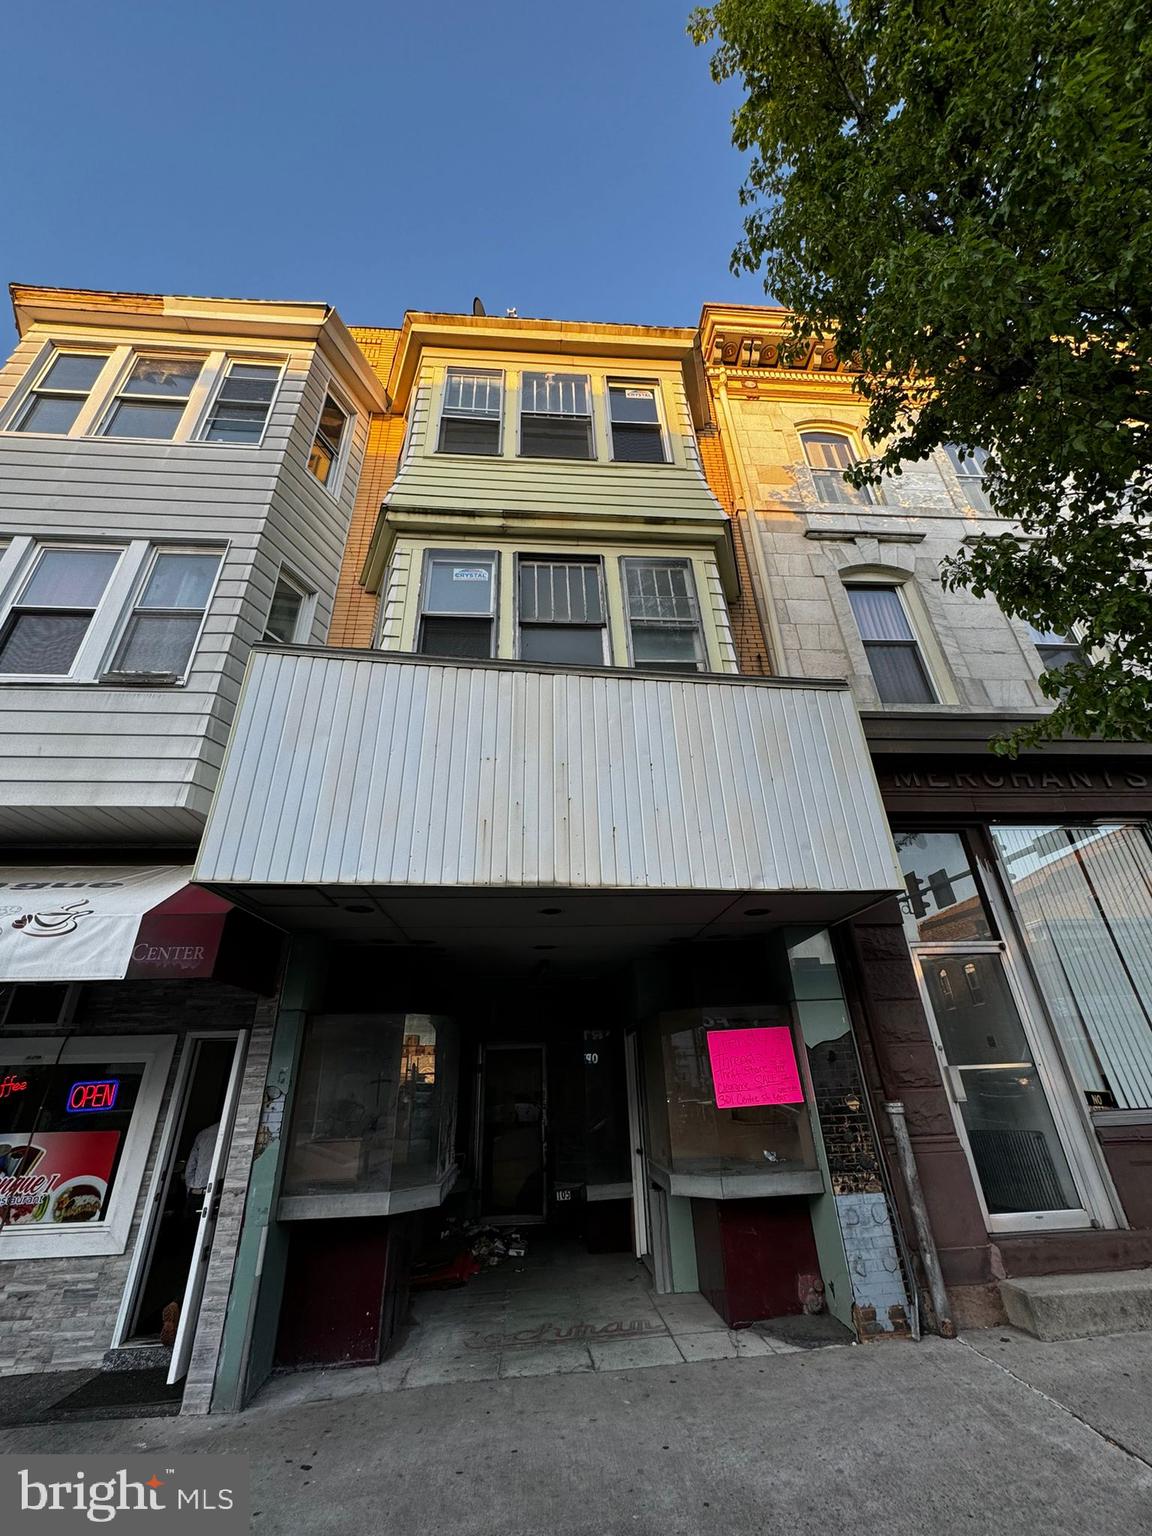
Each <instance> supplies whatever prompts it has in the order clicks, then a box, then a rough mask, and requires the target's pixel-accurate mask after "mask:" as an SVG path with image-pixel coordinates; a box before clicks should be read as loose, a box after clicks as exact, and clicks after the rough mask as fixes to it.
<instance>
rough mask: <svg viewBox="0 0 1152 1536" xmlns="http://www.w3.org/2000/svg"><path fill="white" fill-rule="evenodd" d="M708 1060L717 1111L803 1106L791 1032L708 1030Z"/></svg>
mask: <svg viewBox="0 0 1152 1536" xmlns="http://www.w3.org/2000/svg"><path fill="white" fill-rule="evenodd" d="M708 1056H709V1059H710V1061H711V1063H712V1086H713V1088H714V1089H715V1091H716V1108H717V1109H743V1108H745V1107H747V1106H748V1105H752V1104H802V1103H803V1102H804V1089H803V1088H802V1087H801V1086H800V1073H799V1070H798V1068H797V1066H796V1052H795V1049H794V1048H793V1045H792V1031H791V1030H790V1029H788V1028H787V1027H786V1026H785V1025H776V1026H774V1027H772V1028H769V1029H710V1030H709V1031H708Z"/></svg>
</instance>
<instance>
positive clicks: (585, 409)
mask: <svg viewBox="0 0 1152 1536" xmlns="http://www.w3.org/2000/svg"><path fill="white" fill-rule="evenodd" d="M520 409H521V411H523V412H524V413H526V414H536V415H549V416H590V415H591V414H592V396H591V389H590V386H589V383H588V375H587V374H584V373H525V374H522V375H521V378H520Z"/></svg>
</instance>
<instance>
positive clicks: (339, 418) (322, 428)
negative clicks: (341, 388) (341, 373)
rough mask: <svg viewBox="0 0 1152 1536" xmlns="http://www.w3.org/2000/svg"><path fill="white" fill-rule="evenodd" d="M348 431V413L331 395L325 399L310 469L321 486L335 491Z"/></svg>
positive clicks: (311, 452) (312, 451)
mask: <svg viewBox="0 0 1152 1536" xmlns="http://www.w3.org/2000/svg"><path fill="white" fill-rule="evenodd" d="M347 431H348V412H347V411H346V410H345V409H344V407H343V406H342V405H340V404H339V403H338V402H337V401H335V400H334V399H333V398H332V396H331V395H326V396H325V397H324V409H323V410H322V411H321V412H320V420H319V421H318V422H317V423H316V432H315V435H314V436H313V438H312V448H311V451H310V452H309V454H308V468H309V470H310V471H311V473H312V474H313V475H315V477H316V479H317V480H319V482H320V484H321V485H326V486H327V487H328V489H329V490H330V491H331V490H335V488H336V481H337V479H338V474H337V471H338V468H339V464H340V450H341V449H342V448H343V446H344V439H345V436H346V434H347Z"/></svg>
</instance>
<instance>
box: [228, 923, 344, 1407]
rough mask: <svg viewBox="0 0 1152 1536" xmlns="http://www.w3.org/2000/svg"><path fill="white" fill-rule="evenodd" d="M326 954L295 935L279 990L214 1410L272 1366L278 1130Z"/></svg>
mask: <svg viewBox="0 0 1152 1536" xmlns="http://www.w3.org/2000/svg"><path fill="white" fill-rule="evenodd" d="M325 968H326V961H325V956H324V952H323V948H322V946H321V945H320V944H319V942H318V941H316V940H310V939H304V940H295V941H294V942H293V944H292V950H291V954H290V956H289V959H288V965H287V967H286V970H285V975H284V985H283V987H282V989H281V993H280V1009H279V1013H278V1015H277V1019H276V1032H275V1035H274V1036H273V1039H272V1049H271V1052H270V1055H269V1060H268V1073H267V1077H266V1079H265V1085H264V1105H263V1109H262V1111H261V1116H260V1126H259V1129H258V1131H257V1133H256V1149H255V1152H254V1154H253V1157H252V1169H251V1172H250V1174H249V1176H248V1195H247V1200H246V1202H245V1207H244V1224H243V1227H242V1229H241V1233H240V1241H239V1244H238V1247H237V1253H236V1264H235V1268H234V1271H233V1280H232V1294H231V1297H230V1299H229V1303H228V1313H227V1317H226V1319H225V1324H224V1336H223V1340H222V1342H221V1346H220V1355H219V1363H218V1365H217V1369H216V1386H215V1391H214V1393H213V1395H212V1411H213V1412H214V1413H236V1412H238V1411H239V1410H240V1409H241V1408H242V1407H243V1406H244V1404H245V1403H246V1402H247V1400H248V1399H249V1397H251V1395H252V1393H253V1392H254V1391H255V1390H256V1389H257V1387H259V1386H260V1384H261V1383H262V1382H263V1381H264V1380H266V1378H267V1377H268V1375H269V1374H270V1373H271V1370H272V1359H273V1352H274V1349H275V1344H276V1329H277V1325H278V1323H279V1318H280V1299H281V1295H282V1293H283V1288H284V1272H285V1266H286V1263H287V1257H288V1238H287V1234H286V1232H285V1230H284V1228H283V1227H282V1226H281V1225H280V1224H279V1223H278V1222H277V1221H276V1219H275V1210H276V1202H277V1199H278V1198H279V1192H280V1179H281V1174H282V1169H283V1147H284V1142H283V1131H284V1127H285V1126H286V1124H287V1123H288V1119H289V1117H290V1115H291V1111H292V1093H293V1090H294V1088H295V1080H296V1063H297V1061H298V1060H299V1055H300V1044H301V1040H302V1038H303V1034H304V1024H305V1021H306V1019H307V1017H308V1014H309V1011H310V1010H312V1009H314V1008H315V1007H316V1006H317V1002H318V999H319V993H320V989H321V987H322V985H323V982H324V976H325Z"/></svg>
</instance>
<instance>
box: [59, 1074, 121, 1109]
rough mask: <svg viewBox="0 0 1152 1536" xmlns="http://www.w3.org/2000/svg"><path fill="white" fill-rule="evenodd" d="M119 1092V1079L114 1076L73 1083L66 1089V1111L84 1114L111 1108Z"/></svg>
mask: <svg viewBox="0 0 1152 1536" xmlns="http://www.w3.org/2000/svg"><path fill="white" fill-rule="evenodd" d="M119 1092H120V1080H119V1078H116V1077H104V1078H100V1079H99V1080H98V1081H97V1082H94V1083H73V1084H72V1086H71V1088H69V1090H68V1113H69V1114H70V1115H85V1114H91V1113H93V1111H97V1110H102V1109H111V1108H112V1107H113V1105H114V1104H115V1103H116V1095H117V1094H118V1093H119Z"/></svg>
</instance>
